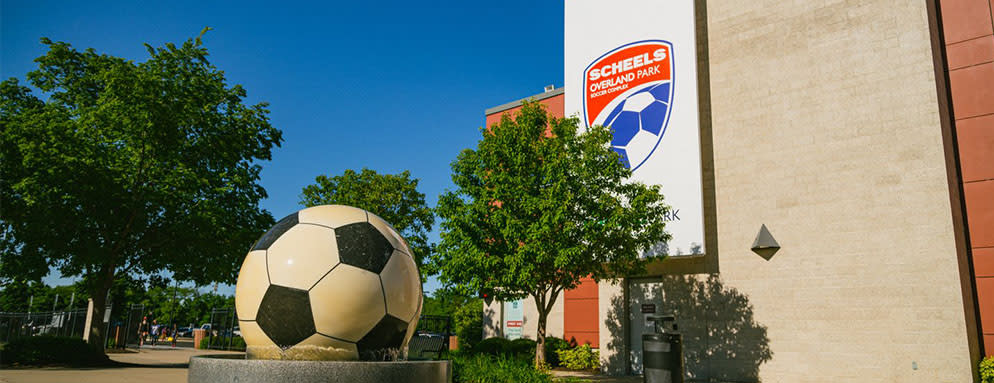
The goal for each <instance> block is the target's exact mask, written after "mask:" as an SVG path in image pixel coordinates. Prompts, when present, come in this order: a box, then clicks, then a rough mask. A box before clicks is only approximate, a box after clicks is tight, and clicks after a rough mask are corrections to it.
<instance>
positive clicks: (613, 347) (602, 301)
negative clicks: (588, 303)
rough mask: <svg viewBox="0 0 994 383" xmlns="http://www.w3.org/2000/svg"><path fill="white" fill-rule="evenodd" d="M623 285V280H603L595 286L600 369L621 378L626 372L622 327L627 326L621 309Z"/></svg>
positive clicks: (623, 303)
mask: <svg viewBox="0 0 994 383" xmlns="http://www.w3.org/2000/svg"><path fill="white" fill-rule="evenodd" d="M624 283H625V281H624V280H603V281H600V282H598V283H597V309H598V318H599V321H600V323H601V325H600V326H601V327H600V331H599V333H598V336H599V338H600V339H599V341H598V343H599V344H600V357H601V370H603V371H604V372H605V373H607V374H610V375H624V374H626V373H627V372H628V370H627V368H628V367H627V364H628V351H627V348H626V341H625V328H626V327H628V325H629V323H628V320H626V319H625V318H626V317H627V312H626V311H625V309H624V307H625V290H624V286H625V285H624Z"/></svg>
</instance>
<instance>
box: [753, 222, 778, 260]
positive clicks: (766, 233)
mask: <svg viewBox="0 0 994 383" xmlns="http://www.w3.org/2000/svg"><path fill="white" fill-rule="evenodd" d="M778 250H780V244H779V243H777V240H776V239H773V235H772V234H770V230H769V229H767V228H766V225H765V224H764V225H763V226H762V227H760V228H759V234H756V240H755V241H752V252H754V253H756V254H759V256H760V257H763V259H766V260H767V261H769V260H770V258H773V254H776V253H777V251H778Z"/></svg>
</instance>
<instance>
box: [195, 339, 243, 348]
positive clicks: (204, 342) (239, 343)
mask: <svg viewBox="0 0 994 383" xmlns="http://www.w3.org/2000/svg"><path fill="white" fill-rule="evenodd" d="M208 342H209V343H208ZM229 345H230V347H229V348H228V349H229V350H239V351H245V339H243V338H242V337H240V336H236V337H232V338H231V342H230V343H229V342H228V339H227V338H222V337H218V336H215V337H204V338H203V339H201V340H200V349H201V350H206V349H208V348H210V347H209V346H214V348H215V349H217V348H221V349H223V348H224V347H226V346H229Z"/></svg>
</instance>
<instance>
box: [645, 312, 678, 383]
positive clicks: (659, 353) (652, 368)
mask: <svg viewBox="0 0 994 383" xmlns="http://www.w3.org/2000/svg"><path fill="white" fill-rule="evenodd" d="M649 319H650V320H652V321H654V322H656V326H655V328H656V333H654V334H642V376H643V378H644V382H645V383H683V335H680V334H679V333H677V332H676V324H675V321H674V319H673V316H658V317H649ZM668 322H669V323H673V325H672V328H666V325H665V324H666V323H668Z"/></svg>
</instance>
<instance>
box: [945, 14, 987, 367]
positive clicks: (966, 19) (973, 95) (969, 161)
mask: <svg viewBox="0 0 994 383" xmlns="http://www.w3.org/2000/svg"><path fill="white" fill-rule="evenodd" d="M939 5H940V7H941V14H942V26H943V34H944V36H945V44H946V59H947V63H948V71H949V89H950V93H951V94H952V112H953V118H954V120H955V123H954V129H956V136H957V143H958V145H959V148H958V149H959V159H960V173H961V174H962V177H963V179H962V182H963V194H964V199H965V205H966V216H967V227H968V229H967V230H968V233H969V236H970V247H971V250H972V253H973V263H974V274H975V276H976V286H977V300H978V302H979V306H980V323H981V331H982V332H983V343H984V350H985V352H986V353H987V355H994V0H942V1H940V2H939Z"/></svg>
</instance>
